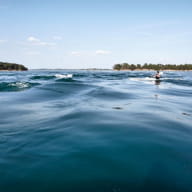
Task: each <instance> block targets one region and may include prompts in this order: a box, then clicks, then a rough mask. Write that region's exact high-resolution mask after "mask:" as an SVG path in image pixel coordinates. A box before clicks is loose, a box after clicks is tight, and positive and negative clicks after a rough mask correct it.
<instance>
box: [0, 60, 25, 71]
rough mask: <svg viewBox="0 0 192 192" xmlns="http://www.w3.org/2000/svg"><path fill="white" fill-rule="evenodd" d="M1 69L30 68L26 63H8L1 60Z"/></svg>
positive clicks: (19, 69)
mask: <svg viewBox="0 0 192 192" xmlns="http://www.w3.org/2000/svg"><path fill="white" fill-rule="evenodd" d="M0 70H5V71H27V70H28V68H27V67H25V66H24V65H20V64H16V63H7V62H0Z"/></svg>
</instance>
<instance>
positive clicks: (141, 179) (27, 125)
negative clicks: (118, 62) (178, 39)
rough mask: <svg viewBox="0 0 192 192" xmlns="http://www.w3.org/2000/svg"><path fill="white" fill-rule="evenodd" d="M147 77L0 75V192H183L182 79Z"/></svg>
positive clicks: (187, 149) (190, 159)
mask: <svg viewBox="0 0 192 192" xmlns="http://www.w3.org/2000/svg"><path fill="white" fill-rule="evenodd" d="M153 73H154V72H152V71H120V72H115V71H83V70H74V71H67V70H30V71H27V72H0V192H192V72H180V71H166V72H164V73H163V75H162V78H161V80H160V81H155V80H154V79H153V78H151V76H152V75H153ZM71 77H72V78H71Z"/></svg>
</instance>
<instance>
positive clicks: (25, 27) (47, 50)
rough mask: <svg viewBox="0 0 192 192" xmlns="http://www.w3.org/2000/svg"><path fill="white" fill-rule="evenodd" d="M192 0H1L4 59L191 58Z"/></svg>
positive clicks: (31, 62) (64, 64)
mask: <svg viewBox="0 0 192 192" xmlns="http://www.w3.org/2000/svg"><path fill="white" fill-rule="evenodd" d="M191 10H192V1H191V0H0V61H7V62H15V63H20V64H24V65H25V66H27V67H29V68H30V69H33V68H68V69H69V68H78V69H79V68H92V67H96V68H112V66H113V65H114V64H116V63H122V62H128V63H134V64H138V63H140V64H143V63H145V62H150V63H176V64H180V63H192V11H191Z"/></svg>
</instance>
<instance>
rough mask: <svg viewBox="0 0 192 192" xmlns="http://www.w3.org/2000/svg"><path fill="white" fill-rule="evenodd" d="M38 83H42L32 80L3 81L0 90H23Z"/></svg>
mask: <svg viewBox="0 0 192 192" xmlns="http://www.w3.org/2000/svg"><path fill="white" fill-rule="evenodd" d="M37 85H40V84H39V83H30V82H9V83H8V82H1V83H0V91H5V92H6V91H23V90H25V89H29V88H32V87H34V86H37Z"/></svg>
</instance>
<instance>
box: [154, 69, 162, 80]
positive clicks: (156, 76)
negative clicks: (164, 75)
mask: <svg viewBox="0 0 192 192" xmlns="http://www.w3.org/2000/svg"><path fill="white" fill-rule="evenodd" d="M154 77H155V78H156V79H160V77H161V75H160V73H159V71H157V73H156V74H155V75H154Z"/></svg>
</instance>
